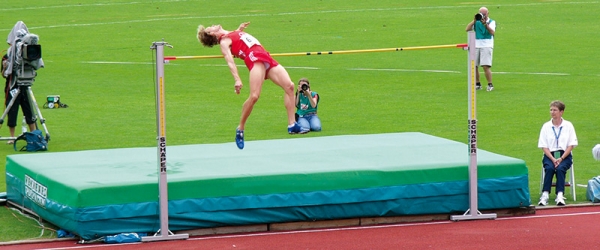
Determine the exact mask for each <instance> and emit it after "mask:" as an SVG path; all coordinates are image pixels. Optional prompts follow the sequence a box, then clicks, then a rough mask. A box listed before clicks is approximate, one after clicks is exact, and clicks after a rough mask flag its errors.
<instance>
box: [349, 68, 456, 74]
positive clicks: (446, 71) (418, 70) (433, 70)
mask: <svg viewBox="0 0 600 250" xmlns="http://www.w3.org/2000/svg"><path fill="white" fill-rule="evenodd" d="M348 70H360V71H402V72H429V73H457V74H460V73H461V72H460V71H453V70H436V69H366V68H351V69H348Z"/></svg>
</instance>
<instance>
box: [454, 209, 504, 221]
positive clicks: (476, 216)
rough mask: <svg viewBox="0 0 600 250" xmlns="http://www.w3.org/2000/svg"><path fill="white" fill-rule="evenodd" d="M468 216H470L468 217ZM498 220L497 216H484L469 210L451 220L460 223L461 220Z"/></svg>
mask: <svg viewBox="0 0 600 250" xmlns="http://www.w3.org/2000/svg"><path fill="white" fill-rule="evenodd" d="M467 214H468V215H467ZM496 218H497V216H496V214H482V213H480V212H479V211H473V212H471V211H470V210H467V212H466V213H464V214H463V215H452V216H450V220H452V221H459V220H495V219H496Z"/></svg>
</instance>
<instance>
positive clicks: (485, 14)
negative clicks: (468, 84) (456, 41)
mask: <svg viewBox="0 0 600 250" xmlns="http://www.w3.org/2000/svg"><path fill="white" fill-rule="evenodd" d="M489 14H490V12H489V11H488V9H487V8H486V7H481V8H479V13H477V14H475V18H474V20H473V21H471V22H470V23H469V24H468V25H467V32H468V31H471V30H474V31H475V48H476V49H477V56H476V59H475V64H476V67H475V77H476V85H475V89H481V82H480V81H479V67H480V66H481V67H482V68H483V71H484V73H485V78H486V79H487V81H488V86H487V91H492V90H494V85H493V84H492V70H491V68H492V55H493V54H494V34H495V33H496V21H494V20H492V19H491V18H490V17H489Z"/></svg>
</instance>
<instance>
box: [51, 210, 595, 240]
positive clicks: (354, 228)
mask: <svg viewBox="0 0 600 250" xmlns="http://www.w3.org/2000/svg"><path fill="white" fill-rule="evenodd" d="M596 214H600V211H599V212H582V213H567V214H549V215H531V216H519V217H504V218H497V219H495V220H528V219H539V218H552V217H569V216H581V215H596ZM490 221H494V220H490ZM451 223H460V222H454V221H450V220H447V221H437V222H423V223H406V224H388V225H375V226H355V227H345V228H325V229H307V230H300V231H286V232H262V233H250V234H241V235H216V236H209V237H201V238H189V239H187V240H188V241H191V240H211V239H228V238H245V237H257V236H269V235H287V234H305V233H320V232H334V231H350V230H366V229H377V228H395V227H409V226H427V225H442V224H451ZM135 244H142V243H139V242H138V243H127V244H118V246H124V245H135ZM111 246H115V245H90V246H76V247H61V248H47V249H81V248H91V247H94V248H100V247H111Z"/></svg>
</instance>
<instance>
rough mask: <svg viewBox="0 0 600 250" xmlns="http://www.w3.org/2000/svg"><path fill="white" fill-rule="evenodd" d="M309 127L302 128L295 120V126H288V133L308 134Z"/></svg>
mask: <svg viewBox="0 0 600 250" xmlns="http://www.w3.org/2000/svg"><path fill="white" fill-rule="evenodd" d="M308 131H310V130H308V129H305V128H302V127H301V126H300V125H299V124H298V123H297V122H294V126H291V127H289V126H288V134H290V135H293V134H306V133H308Z"/></svg>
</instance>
